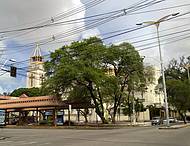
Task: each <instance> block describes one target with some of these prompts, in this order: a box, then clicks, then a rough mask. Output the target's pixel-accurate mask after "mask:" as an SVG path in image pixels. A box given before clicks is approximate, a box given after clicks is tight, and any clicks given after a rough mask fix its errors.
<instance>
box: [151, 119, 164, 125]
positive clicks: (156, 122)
mask: <svg viewBox="0 0 190 146" xmlns="http://www.w3.org/2000/svg"><path fill="white" fill-rule="evenodd" d="M161 123H162V120H161V118H160V117H153V118H152V120H151V124H152V125H160V124H161Z"/></svg>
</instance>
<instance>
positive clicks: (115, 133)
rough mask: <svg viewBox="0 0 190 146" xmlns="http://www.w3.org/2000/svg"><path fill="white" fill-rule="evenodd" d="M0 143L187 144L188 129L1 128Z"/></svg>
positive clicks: (65, 145) (82, 145) (79, 145)
mask: <svg viewBox="0 0 190 146" xmlns="http://www.w3.org/2000/svg"><path fill="white" fill-rule="evenodd" d="M0 136H4V137H6V139H4V140H0V146H43V145H44V146H100V145H102V146H190V139H189V137H190V128H188V127H187V128H182V129H178V130H158V128H157V127H131V128H130V127H129V128H124V129H110V130H71V129H3V130H2V131H1V134H0Z"/></svg>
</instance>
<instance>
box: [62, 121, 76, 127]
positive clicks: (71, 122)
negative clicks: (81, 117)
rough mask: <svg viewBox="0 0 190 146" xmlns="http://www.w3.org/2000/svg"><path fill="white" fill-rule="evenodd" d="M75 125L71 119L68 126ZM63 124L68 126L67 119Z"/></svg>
mask: <svg viewBox="0 0 190 146" xmlns="http://www.w3.org/2000/svg"><path fill="white" fill-rule="evenodd" d="M74 125H75V123H74V122H73V121H70V126H74ZM63 126H69V121H68V120H67V121H65V122H64V123H63Z"/></svg>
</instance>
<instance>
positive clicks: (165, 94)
mask: <svg viewBox="0 0 190 146" xmlns="http://www.w3.org/2000/svg"><path fill="white" fill-rule="evenodd" d="M178 14H179V13H175V14H170V15H167V16H164V17H162V18H161V19H159V20H158V21H148V22H143V23H139V24H137V25H143V24H148V25H155V26H156V32H157V39H158V48H159V55H160V67H161V73H162V82H163V89H164V100H165V110H166V121H167V126H168V127H169V126H170V125H169V112H168V101H167V93H166V79H165V74H164V65H163V59H162V50H161V45H160V35H159V26H160V23H161V22H163V21H166V20H167V18H169V17H172V16H176V15H178Z"/></svg>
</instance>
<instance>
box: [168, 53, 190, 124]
mask: <svg viewBox="0 0 190 146" xmlns="http://www.w3.org/2000/svg"><path fill="white" fill-rule="evenodd" d="M189 63H190V57H187V58H185V57H183V56H182V57H180V58H179V59H178V60H176V59H172V60H171V61H170V62H169V65H168V67H167V68H166V71H165V76H166V87H167V95H168V102H169V104H170V105H171V106H172V107H174V108H175V109H176V110H177V111H178V113H179V114H180V116H181V118H182V119H183V120H184V123H186V120H185V119H186V118H185V117H186V112H187V111H188V109H190V83H189V80H187V77H188V76H187V65H189Z"/></svg>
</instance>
